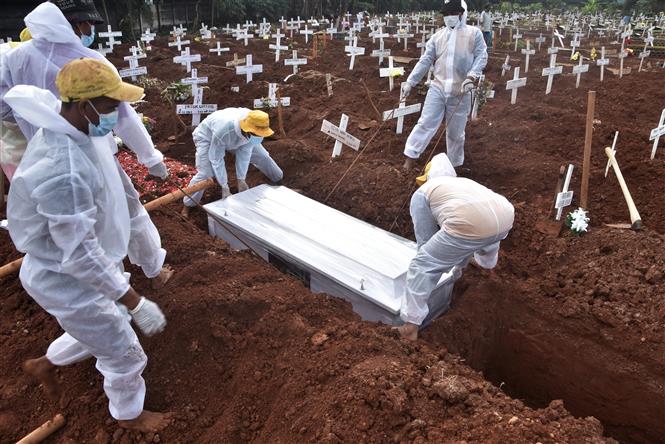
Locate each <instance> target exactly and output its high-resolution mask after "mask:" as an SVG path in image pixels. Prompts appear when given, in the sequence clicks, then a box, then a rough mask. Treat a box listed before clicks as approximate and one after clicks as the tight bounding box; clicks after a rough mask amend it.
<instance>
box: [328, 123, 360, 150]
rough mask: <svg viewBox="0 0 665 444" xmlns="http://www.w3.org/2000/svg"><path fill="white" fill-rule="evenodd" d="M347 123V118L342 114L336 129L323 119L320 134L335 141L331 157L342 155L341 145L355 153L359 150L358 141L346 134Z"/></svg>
mask: <svg viewBox="0 0 665 444" xmlns="http://www.w3.org/2000/svg"><path fill="white" fill-rule="evenodd" d="M348 123H349V116H347V115H346V114H342V119H341V120H340V122H339V126H338V127H337V126H335V125H334V124H332V123H330V122H328V121H327V120H325V119H324V120H323V122H322V124H321V132H323V133H324V134H327V135H328V136H330V137H332V138H333V139H335V146H334V147H333V153H332V157H337V156H339V155H340V154H341V153H342V145H346V146H348V147H349V148H351V149H354V150H356V151H358V150H359V149H360V140H359V139H357V138H355V137H353V136H352V135H351V134H349V133H347V132H346V127H347V125H348Z"/></svg>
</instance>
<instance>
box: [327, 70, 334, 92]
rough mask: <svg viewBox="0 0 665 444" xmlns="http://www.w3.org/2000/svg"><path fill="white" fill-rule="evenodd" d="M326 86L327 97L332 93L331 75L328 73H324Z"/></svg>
mask: <svg viewBox="0 0 665 444" xmlns="http://www.w3.org/2000/svg"><path fill="white" fill-rule="evenodd" d="M326 88H327V89H328V97H330V96H332V95H333V87H332V76H331V75H330V73H326Z"/></svg>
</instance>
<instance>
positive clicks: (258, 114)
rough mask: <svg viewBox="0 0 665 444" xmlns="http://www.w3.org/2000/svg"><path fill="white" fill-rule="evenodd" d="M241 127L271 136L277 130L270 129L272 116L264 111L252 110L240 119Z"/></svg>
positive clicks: (254, 132)
mask: <svg viewBox="0 0 665 444" xmlns="http://www.w3.org/2000/svg"><path fill="white" fill-rule="evenodd" d="M240 129H241V130H243V131H244V132H246V133H252V134H255V135H257V136H261V137H270V136H272V135H273V134H274V133H275V132H274V131H273V130H271V129H270V117H269V116H268V113H265V112H263V111H258V110H254V111H250V112H249V114H247V117H245V118H244V119H242V120H241V121H240Z"/></svg>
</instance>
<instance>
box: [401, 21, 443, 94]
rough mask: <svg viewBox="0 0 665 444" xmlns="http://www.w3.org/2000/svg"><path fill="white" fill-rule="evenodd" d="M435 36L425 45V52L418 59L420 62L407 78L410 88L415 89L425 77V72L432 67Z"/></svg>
mask: <svg viewBox="0 0 665 444" xmlns="http://www.w3.org/2000/svg"><path fill="white" fill-rule="evenodd" d="M435 36H436V34H434V35H433V36H432V37H430V39H429V40H428V41H427V43H426V44H425V52H424V53H423V55H422V56H421V57H420V60H418V63H416V66H415V67H414V68H413V71H411V74H409V78H408V79H407V80H406V81H407V82H408V83H409V85H411V86H412V87H415V86H416V85H417V84H418V83H420V81H421V80H422V79H423V77H424V76H425V75H427V71H429V68H430V66H432V65H433V64H434V62H435V61H436V44H435V43H434V37H435Z"/></svg>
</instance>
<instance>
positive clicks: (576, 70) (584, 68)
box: [573, 54, 589, 88]
mask: <svg viewBox="0 0 665 444" xmlns="http://www.w3.org/2000/svg"><path fill="white" fill-rule="evenodd" d="M579 59H580V62H579V63H578V64H577V66H573V74H577V80H576V81H575V88H579V87H580V76H581V75H582V74H583V73H585V72H589V65H588V64H586V65H583V63H584V57H583V56H582V54H580V55H579Z"/></svg>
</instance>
